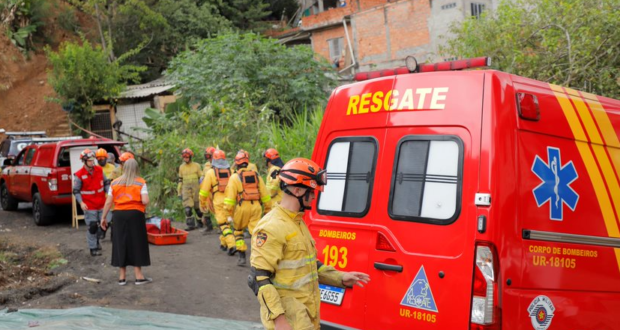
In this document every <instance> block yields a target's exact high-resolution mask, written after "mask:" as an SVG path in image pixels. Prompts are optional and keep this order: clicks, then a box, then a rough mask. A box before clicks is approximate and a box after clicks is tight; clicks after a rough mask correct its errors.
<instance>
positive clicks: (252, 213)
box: [224, 151, 271, 266]
mask: <svg viewBox="0 0 620 330" xmlns="http://www.w3.org/2000/svg"><path fill="white" fill-rule="evenodd" d="M248 163H249V160H248V157H247V156H246V154H245V153H244V152H241V151H240V152H239V153H237V156H235V164H236V165H237V168H238V170H237V173H234V174H233V175H232V176H231V177H230V181H228V186H227V187H226V197H225V199H224V204H225V208H226V212H227V214H228V221H229V222H230V221H231V220H232V221H233V224H234V227H235V241H236V242H235V245H236V248H237V251H238V252H239V260H238V261H237V265H238V266H243V265H245V263H246V259H245V251H246V249H247V246H246V245H245V241H244V240H243V230H244V229H246V228H248V229H249V230H250V232H252V230H254V226H256V223H258V220H259V219H260V218H261V216H262V212H263V210H262V207H261V203H262V204H263V205H264V206H265V212H269V211H270V210H271V196H269V194H268V193H267V188H266V187H265V183H264V182H263V179H262V178H261V177H260V176H259V175H258V173H257V172H255V171H252V170H249V169H248V168H247V166H248Z"/></svg>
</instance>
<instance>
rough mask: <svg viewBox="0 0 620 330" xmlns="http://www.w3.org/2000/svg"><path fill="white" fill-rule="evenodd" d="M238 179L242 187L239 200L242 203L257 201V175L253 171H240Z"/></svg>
mask: <svg viewBox="0 0 620 330" xmlns="http://www.w3.org/2000/svg"><path fill="white" fill-rule="evenodd" d="M239 179H240V180H241V185H242V186H243V191H242V192H241V194H240V195H241V196H240V197H241V200H244V201H257V200H259V199H260V191H259V190H258V182H259V181H258V175H257V174H256V172H254V171H241V172H239Z"/></svg>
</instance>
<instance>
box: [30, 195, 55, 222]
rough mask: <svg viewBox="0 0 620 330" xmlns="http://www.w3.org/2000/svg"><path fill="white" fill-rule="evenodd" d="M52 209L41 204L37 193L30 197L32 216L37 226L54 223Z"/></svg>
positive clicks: (41, 201)
mask: <svg viewBox="0 0 620 330" xmlns="http://www.w3.org/2000/svg"><path fill="white" fill-rule="evenodd" d="M54 215H55V212H54V209H53V208H52V207H51V206H49V205H46V204H45V203H43V200H42V199H41V194H39V193H38V192H36V193H34V195H33V196H32V216H33V218H34V223H35V224H36V225H37V226H47V225H49V224H51V223H52V222H53V221H54Z"/></svg>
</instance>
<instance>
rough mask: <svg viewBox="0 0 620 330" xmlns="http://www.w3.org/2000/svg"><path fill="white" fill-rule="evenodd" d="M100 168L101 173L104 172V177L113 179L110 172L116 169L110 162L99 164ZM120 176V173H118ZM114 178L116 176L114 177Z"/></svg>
mask: <svg viewBox="0 0 620 330" xmlns="http://www.w3.org/2000/svg"><path fill="white" fill-rule="evenodd" d="M101 169H102V170H103V174H105V177H106V178H108V179H109V180H110V181H111V180H113V179H111V178H112V173H113V172H114V170H116V166H114V165H112V164H110V163H106V164H105V166H101ZM119 177H120V175H119ZM115 179H116V178H115Z"/></svg>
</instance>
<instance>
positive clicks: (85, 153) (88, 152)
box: [80, 149, 97, 162]
mask: <svg viewBox="0 0 620 330" xmlns="http://www.w3.org/2000/svg"><path fill="white" fill-rule="evenodd" d="M96 158H97V157H95V153H94V152H92V151H91V150H90V149H84V151H82V153H80V159H81V160H82V161H83V162H86V161H87V160H89V159H96Z"/></svg>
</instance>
